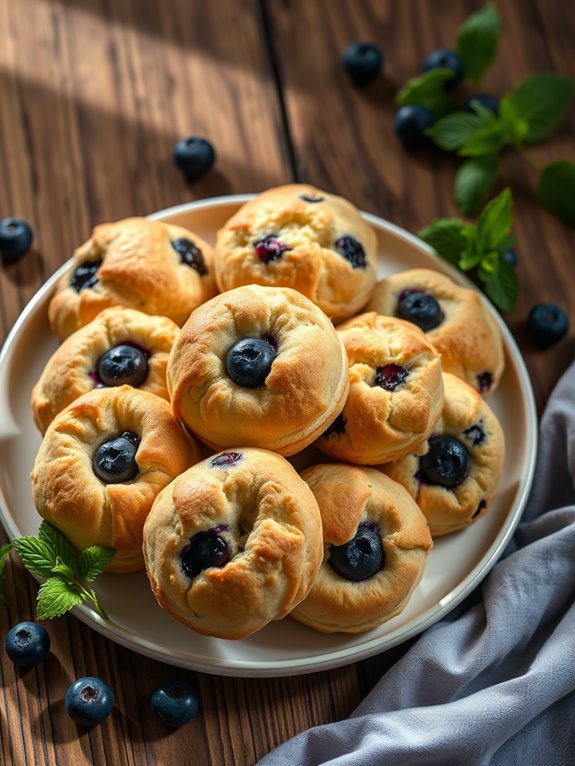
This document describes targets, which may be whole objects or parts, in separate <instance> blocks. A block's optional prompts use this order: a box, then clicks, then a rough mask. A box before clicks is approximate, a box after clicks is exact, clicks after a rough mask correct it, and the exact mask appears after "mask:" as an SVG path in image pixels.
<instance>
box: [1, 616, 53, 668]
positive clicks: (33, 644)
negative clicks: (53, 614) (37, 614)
mask: <svg viewBox="0 0 575 766" xmlns="http://www.w3.org/2000/svg"><path fill="white" fill-rule="evenodd" d="M4 645H5V648H6V654H7V655H8V657H10V659H11V660H12V662H13V663H14V664H15V665H17V666H18V667H20V668H31V667H33V666H34V665H38V663H40V662H42V661H43V660H44V659H46V657H47V656H48V652H49V651H50V636H49V634H48V631H47V630H46V628H45V627H44V626H43V625H40V624H39V623H37V622H30V621H25V622H19V623H18V624H17V625H14V626H13V627H12V628H10V630H9V631H8V633H7V635H6V639H5V642H4Z"/></svg>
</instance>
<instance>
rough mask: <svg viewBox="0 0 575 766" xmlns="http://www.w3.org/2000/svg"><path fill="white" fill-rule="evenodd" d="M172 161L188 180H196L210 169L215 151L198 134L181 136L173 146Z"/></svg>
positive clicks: (213, 161)
mask: <svg viewBox="0 0 575 766" xmlns="http://www.w3.org/2000/svg"><path fill="white" fill-rule="evenodd" d="M173 157H174V162H175V163H176V167H177V168H178V169H179V170H181V171H182V173H183V174H184V175H185V176H186V178H187V179H188V181H196V180H198V179H199V178H202V177H203V176H205V175H206V173H207V172H208V171H209V170H211V168H212V166H213V164H214V163H215V161H216V152H215V150H214V147H213V146H212V145H211V143H210V142H209V141H208V140H207V139H205V138H201V137H200V136H188V137H187V138H182V139H181V140H180V141H178V143H177V144H176V146H175V147H174V155H173Z"/></svg>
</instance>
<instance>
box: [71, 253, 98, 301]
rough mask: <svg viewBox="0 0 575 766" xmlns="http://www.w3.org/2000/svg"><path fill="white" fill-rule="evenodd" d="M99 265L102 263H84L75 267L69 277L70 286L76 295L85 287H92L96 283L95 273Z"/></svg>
mask: <svg viewBox="0 0 575 766" xmlns="http://www.w3.org/2000/svg"><path fill="white" fill-rule="evenodd" d="M101 265H102V261H84V263H81V264H80V265H79V266H76V268H75V269H74V271H73V272H72V276H71V277H70V286H71V287H73V288H74V290H75V291H76V292H77V293H79V292H80V291H81V290H85V289H86V288H87V287H94V285H95V284H96V283H97V282H98V276H97V273H98V269H99V268H100V266H101Z"/></svg>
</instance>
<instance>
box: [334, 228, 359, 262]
mask: <svg viewBox="0 0 575 766" xmlns="http://www.w3.org/2000/svg"><path fill="white" fill-rule="evenodd" d="M334 247H335V249H336V250H337V251H338V253H340V254H341V255H343V257H344V258H345V260H346V261H349V263H350V264H351V268H352V269H365V268H366V266H367V259H366V257H365V250H364V249H363V245H362V244H361V242H358V241H357V239H356V238H355V237H351V236H350V235H349V234H348V235H346V236H344V237H339V238H338V239H336V241H335V242H334Z"/></svg>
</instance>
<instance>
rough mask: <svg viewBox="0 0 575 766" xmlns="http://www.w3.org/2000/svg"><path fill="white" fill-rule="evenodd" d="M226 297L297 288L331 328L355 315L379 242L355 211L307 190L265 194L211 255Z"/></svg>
mask: <svg viewBox="0 0 575 766" xmlns="http://www.w3.org/2000/svg"><path fill="white" fill-rule="evenodd" d="M214 263H215V269H216V280H217V283H218V286H219V288H220V290H221V291H224V290H230V289H232V288H234V287H239V286H240V285H248V284H258V285H272V286H276V287H292V288H294V289H295V290H298V291H299V292H301V293H303V294H304V295H305V296H307V297H308V298H309V299H310V300H312V301H313V302H314V303H315V304H316V305H318V306H319V307H320V308H321V309H322V310H323V311H324V312H325V313H326V314H327V315H328V316H329V317H331V318H332V319H333V320H334V321H339V320H341V319H346V318H347V317H350V316H353V315H354V314H356V313H357V312H358V311H359V310H360V309H361V308H362V307H363V306H364V305H365V303H366V302H367V300H368V298H369V296H370V294H371V291H372V290H373V287H374V285H375V280H376V275H377V240H376V236H375V232H374V231H373V229H372V228H371V226H370V225H369V224H368V223H367V221H365V220H364V219H363V218H362V217H361V215H360V214H359V212H358V210H357V208H356V207H355V206H354V205H352V204H351V203H350V202H348V201H347V200H345V199H343V198H342V197H337V196H335V195H333V194H328V193H327V192H324V191H321V190H320V189H317V188H316V187H315V186H309V185H307V184H289V185H287V186H279V187H275V188H273V189H268V190H267V191H265V192H262V193H261V194H258V195H257V197H255V198H254V199H252V200H250V201H249V202H246V203H245V204H244V205H243V206H242V207H241V208H240V210H238V212H237V213H235V215H233V216H232V217H231V218H230V220H229V221H227V223H226V224H225V225H224V226H223V227H222V228H221V229H220V231H219V232H218V235H217V241H216V248H215V253H214Z"/></svg>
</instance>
